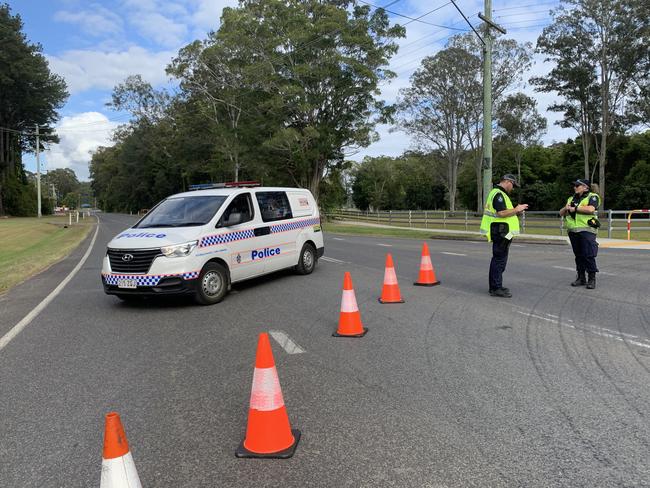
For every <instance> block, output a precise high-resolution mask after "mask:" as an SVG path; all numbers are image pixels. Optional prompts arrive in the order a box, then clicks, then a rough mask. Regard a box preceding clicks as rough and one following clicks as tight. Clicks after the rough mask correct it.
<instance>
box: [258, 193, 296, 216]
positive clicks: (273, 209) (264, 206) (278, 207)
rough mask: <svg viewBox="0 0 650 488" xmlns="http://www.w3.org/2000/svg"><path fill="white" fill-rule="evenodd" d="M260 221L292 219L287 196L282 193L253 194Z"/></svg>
mask: <svg viewBox="0 0 650 488" xmlns="http://www.w3.org/2000/svg"><path fill="white" fill-rule="evenodd" d="M255 198H257V203H258V204H259V206H260V212H261V214H262V220H263V221H264V222H273V221H275V220H285V219H291V218H293V215H292V213H291V206H290V205H289V199H288V198H287V194H286V193H285V192H283V191H260V192H256V193H255Z"/></svg>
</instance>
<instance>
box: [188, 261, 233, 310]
mask: <svg viewBox="0 0 650 488" xmlns="http://www.w3.org/2000/svg"><path fill="white" fill-rule="evenodd" d="M226 293H228V271H227V270H226V268H225V267H224V266H222V265H221V264H218V263H214V262H210V263H207V264H206V265H205V266H203V269H202V270H201V274H200V275H199V282H198V286H197V289H196V297H195V299H196V301H197V302H198V303H199V304H201V305H213V304H215V303H219V302H220V301H221V300H223V297H225V296H226Z"/></svg>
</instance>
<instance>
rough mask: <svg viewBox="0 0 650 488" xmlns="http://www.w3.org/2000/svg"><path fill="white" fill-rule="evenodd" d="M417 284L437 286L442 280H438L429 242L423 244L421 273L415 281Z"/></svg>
mask: <svg viewBox="0 0 650 488" xmlns="http://www.w3.org/2000/svg"><path fill="white" fill-rule="evenodd" d="M413 284H414V285H416V286H436V285H439V284H440V282H439V281H438V280H436V271H435V270H434V269H433V264H431V255H430V254H429V246H427V243H426V242H425V243H423V244H422V259H421V260H420V275H419V276H418V280H417V281H416V282H415V283H413Z"/></svg>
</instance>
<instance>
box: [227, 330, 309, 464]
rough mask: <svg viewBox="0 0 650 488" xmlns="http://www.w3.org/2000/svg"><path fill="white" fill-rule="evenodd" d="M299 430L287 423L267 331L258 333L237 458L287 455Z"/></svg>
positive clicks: (293, 446)
mask: <svg viewBox="0 0 650 488" xmlns="http://www.w3.org/2000/svg"><path fill="white" fill-rule="evenodd" d="M298 441H300V431H299V430H295V429H294V430H292V429H291V425H289V417H288V415H287V409H286V407H285V406H284V399H283V398H282V390H281V389H280V380H279V379H278V372H277V371H276V369H275V361H274V359H273V351H272V350H271V343H270V341H269V335H268V334H267V333H266V332H264V333H262V334H260V337H259V340H258V342H257V354H256V356H255V372H254V373H253V387H252V389H251V401H250V408H249V410H248V426H247V427H246V438H245V439H244V440H243V441H242V443H241V444H240V446H239V448H238V449H237V451H236V452H235V456H237V457H240V458H282V459H286V458H290V457H291V456H293V453H294V452H295V451H296V447H297V446H298Z"/></svg>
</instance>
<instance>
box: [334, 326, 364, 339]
mask: <svg viewBox="0 0 650 488" xmlns="http://www.w3.org/2000/svg"><path fill="white" fill-rule="evenodd" d="M362 330H363V332H360V333H359V334H339V333H338V332H334V333H333V334H332V337H363V336H364V335H366V334H367V333H368V327H362Z"/></svg>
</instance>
